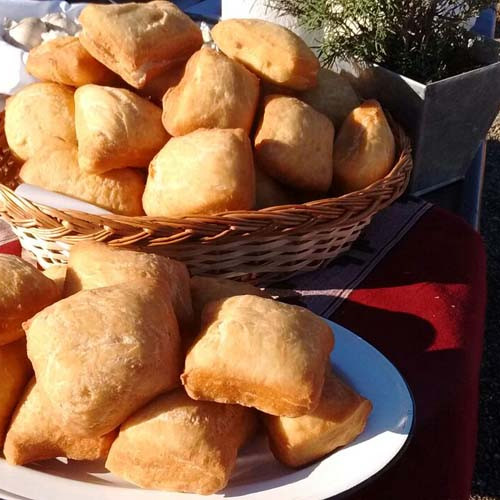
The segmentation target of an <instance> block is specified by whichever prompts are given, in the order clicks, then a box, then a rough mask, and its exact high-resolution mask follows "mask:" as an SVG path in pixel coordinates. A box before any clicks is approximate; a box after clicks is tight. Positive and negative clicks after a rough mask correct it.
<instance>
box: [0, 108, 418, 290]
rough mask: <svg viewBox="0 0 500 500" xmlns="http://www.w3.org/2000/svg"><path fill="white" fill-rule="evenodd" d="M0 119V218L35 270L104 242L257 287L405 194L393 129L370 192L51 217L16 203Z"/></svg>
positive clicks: (406, 168) (341, 248) (321, 259)
mask: <svg viewBox="0 0 500 500" xmlns="http://www.w3.org/2000/svg"><path fill="white" fill-rule="evenodd" d="M3 125H4V115H3V113H2V114H0V217H2V219H4V220H5V221H7V222H8V223H9V224H10V225H11V227H12V229H13V231H14V232H15V233H16V235H17V236H18V237H19V239H20V241H21V244H22V246H23V247H24V248H25V249H27V250H29V251H30V252H32V253H33V254H34V255H35V257H36V258H37V260H38V262H39V264H40V265H41V266H42V267H43V268H47V267H49V266H51V265H53V264H60V263H65V262H66V261H67V256H68V250H69V248H70V246H71V245H72V244H73V243H76V242H78V241H88V240H96V241H104V242H106V243H108V244H110V245H113V246H117V247H132V248H140V249H141V250H145V251H153V252H155V253H161V254H163V255H168V256H171V257H173V258H176V259H179V260H182V261H183V262H185V263H186V264H187V265H188V267H189V268H190V270H191V272H192V273H193V274H199V275H219V276H224V277H228V278H239V279H246V280H252V281H258V282H260V283H265V282H270V281H275V280H279V279H284V278H288V277H290V276H291V275H292V274H295V273H299V272H305V271H313V270H315V269H318V268H320V267H321V266H322V265H325V264H326V263H327V262H329V261H330V260H332V259H334V258H335V257H337V256H338V255H339V254H341V253H342V252H345V251H346V250H348V249H349V248H350V246H351V244H352V243H353V241H355V240H356V238H358V236H359V234H360V232H361V230H362V229H363V228H364V227H365V226H366V225H367V224H368V223H369V222H370V220H371V218H372V217H373V216H374V215H375V214H376V213H377V212H379V211H380V210H382V209H383V208H385V207H387V206H388V205H390V204H391V203H392V202H393V201H394V200H395V199H396V198H398V197H399V196H400V195H401V194H402V193H403V191H404V190H405V188H406V186H407V184H408V181H409V178H410V172H411V168H412V160H411V151H410V143H409V140H408V138H407V137H406V135H405V134H404V132H403V131H402V130H401V128H400V127H399V126H397V125H394V126H393V129H394V132H395V136H396V141H397V146H398V161H397V163H396V165H395V166H394V168H393V169H392V171H391V172H390V173H389V174H388V175H387V176H386V177H385V178H384V179H382V180H380V181H378V182H375V183H374V184H372V185H371V186H369V187H367V188H365V189H363V190H361V191H357V192H354V193H350V194H347V195H345V196H342V197H339V198H329V199H324V200H318V201H312V202H309V203H304V204H302V205H287V206H280V207H274V208H267V209H263V210H259V211H239V212H227V213H223V214H219V215H214V216H206V217H185V218H180V219H169V218H160V217H125V216H118V215H112V216H111V215H108V216H96V215H90V214H86V213H82V212H76V211H69V210H64V211H62V210H56V209H53V208H50V207H46V206H43V205H38V204H35V203H31V202H29V201H28V200H26V199H24V198H21V197H19V196H17V195H16V194H15V193H14V192H13V191H12V189H14V188H15V186H16V183H17V181H16V177H17V172H18V169H19V164H18V163H16V161H15V160H14V158H13V157H12V155H11V153H10V151H9V148H8V146H7V142H6V139H5V134H4V126H3Z"/></svg>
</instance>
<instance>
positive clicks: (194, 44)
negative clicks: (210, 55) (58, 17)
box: [79, 1, 203, 89]
mask: <svg viewBox="0 0 500 500" xmlns="http://www.w3.org/2000/svg"><path fill="white" fill-rule="evenodd" d="M79 21H80V23H81V25H82V32H81V34H80V40H81V42H82V45H83V46H84V47H85V48H86V49H87V50H88V51H89V52H90V53H91V54H92V55H93V56H94V57H95V58H96V59H97V60H98V61H100V62H101V63H102V64H104V65H105V66H107V67H108V68H109V69H111V70H112V71H114V72H115V73H118V74H119V75H120V76H121V77H122V78H123V79H124V80H125V81H126V82H127V83H128V84H129V85H132V87H135V88H138V89H139V88H142V87H144V85H145V84H146V83H147V82H148V81H149V80H151V79H152V78H154V77H155V76H156V75H159V74H160V73H162V72H164V71H165V70H166V69H167V68H168V67H170V66H173V65H175V64H176V63H178V62H179V61H184V60H186V59H187V58H188V57H189V56H190V55H191V54H192V53H193V52H195V51H196V50H198V49H199V48H200V47H201V45H202V43H203V38H202V35H201V31H200V29H199V28H198V26H197V25H196V23H194V22H193V21H191V19H190V18H189V16H187V15H186V14H184V12H182V11H181V10H180V9H179V8H178V7H177V6H176V5H174V4H173V3H172V2H165V1H153V2H148V3H142V4H141V3H126V4H122V5H118V4H117V5H92V4H90V5H87V6H86V7H85V8H84V9H83V10H82V13H81V14H80V17H79Z"/></svg>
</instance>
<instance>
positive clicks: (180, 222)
mask: <svg viewBox="0 0 500 500" xmlns="http://www.w3.org/2000/svg"><path fill="white" fill-rule="evenodd" d="M3 118H4V112H2V113H1V114H0V127H1V129H2V130H1V131H2V132H3ZM390 121H391V127H392V129H393V131H394V132H395V134H394V135H395V138H396V145H397V155H398V156H397V161H396V163H395V165H394V166H393V168H392V169H391V171H390V172H389V173H388V174H387V175H386V176H385V177H383V178H382V179H379V180H377V181H375V182H374V183H372V184H370V185H369V186H367V187H365V188H364V189H361V190H358V191H353V192H351V193H347V194H344V195H342V196H338V197H329V198H322V199H319V200H313V201H309V202H305V203H300V204H290V205H279V206H274V207H267V208H263V209H260V210H238V211H227V212H222V213H218V214H213V215H206V216H204V215H192V216H184V217H178V218H172V217H155V216H148V215H140V216H126V215H117V214H109V215H108V214H103V215H94V214H89V213H87V212H82V211H78V210H67V209H65V210H61V209H55V208H52V207H50V206H47V205H44V204H39V203H36V202H32V201H30V200H28V199H26V198H24V197H21V196H18V195H17V194H16V193H15V192H14V191H13V190H12V189H10V188H9V187H7V186H6V185H4V184H2V183H0V196H2V195H3V196H5V197H6V198H8V199H9V200H10V201H11V202H14V203H15V205H16V206H17V208H18V209H20V210H22V211H24V212H25V213H26V215H27V217H26V218H27V219H32V218H33V212H39V213H40V212H41V214H44V215H45V216H49V217H50V218H55V219H59V220H63V221H64V220H67V219H69V220H73V221H75V220H78V219H84V220H85V221H86V222H87V223H88V222H91V223H93V224H95V225H98V226H106V225H108V224H109V223H110V222H118V223H121V224H126V225H131V226H137V227H143V226H144V225H147V226H158V227H162V226H169V227H172V226H178V227H179V229H180V228H185V227H186V226H189V225H190V224H194V225H199V224H204V225H211V224H215V225H217V226H220V225H221V224H223V225H227V224H228V223H230V224H237V225H240V224H245V223H250V224H252V222H257V221H258V220H259V219H268V218H273V219H275V222H277V223H278V226H283V225H285V226H286V225H287V224H286V219H287V217H288V216H290V217H296V216H298V215H300V214H301V213H304V215H306V214H307V215H312V214H314V212H316V213H317V215H318V216H319V217H321V216H322V215H324V216H328V219H330V220H331V219H332V218H335V217H334V214H332V213H331V212H332V210H335V209H340V211H346V210H347V211H349V209H355V207H356V206H357V205H359V202H360V200H361V199H363V198H365V197H367V196H370V195H371V194H374V193H375V192H377V191H379V190H381V189H384V186H386V185H390V184H391V183H392V182H396V181H399V180H401V179H400V178H401V177H404V178H405V180H406V183H405V185H404V186H403V187H402V189H401V186H400V189H399V191H401V192H402V191H403V190H404V188H406V184H407V182H408V180H409V173H410V171H411V168H412V157H411V144H410V140H409V138H408V137H407V136H406V134H405V132H404V131H403V129H402V128H401V127H400V126H399V125H398V124H396V123H395V122H394V121H393V120H392V119H390ZM399 194H400V193H399ZM390 198H393V197H390ZM387 201H388V202H389V203H390V202H392V201H393V200H392V199H391V200H390V201H389V200H387ZM389 203H384V204H383V205H384V206H386V205H387V204H389ZM384 206H381V207H379V209H381V208H384ZM5 211H6V210H4V212H5ZM30 212H31V213H30ZM365 212H366V211H361V212H356V210H353V211H351V212H350V214H348V215H350V216H347V217H346V216H345V214H344V216H340V217H339V218H341V219H343V222H345V224H353V223H355V222H357V221H359V220H361V219H363V218H365V217H366V215H367V213H365ZM0 215H1V212H0ZM280 219H283V220H282V222H283V223H284V224H280V223H279V220H280ZM292 226H294V224H292ZM146 230H147V229H146Z"/></svg>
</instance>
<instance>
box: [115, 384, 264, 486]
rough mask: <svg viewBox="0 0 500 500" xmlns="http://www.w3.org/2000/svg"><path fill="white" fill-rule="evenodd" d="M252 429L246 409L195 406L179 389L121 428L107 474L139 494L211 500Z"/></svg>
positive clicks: (202, 403)
mask: <svg viewBox="0 0 500 500" xmlns="http://www.w3.org/2000/svg"><path fill="white" fill-rule="evenodd" d="M254 426H255V415H254V412H253V411H252V410H249V409H248V408H242V407H241V406H236V405H220V404H217V403H212V402H206V401H193V400H192V399H190V398H189V397H188V396H187V395H186V393H185V392H184V390H182V389H178V390H176V391H174V392H172V393H170V394H165V395H162V396H159V397H158V398H156V399H155V400H154V401H152V402H151V403H149V404H148V405H147V406H145V407H144V408H142V409H140V410H139V411H138V412H137V413H135V414H134V415H132V417H130V418H129V419H128V420H127V421H126V422H125V423H124V424H123V425H122V426H121V428H120V434H119V435H118V437H117V439H116V440H115V442H114V443H113V445H112V446H111V450H110V452H109V456H108V459H107V461H106V468H107V469H109V470H110V471H111V472H112V473H113V474H115V475H117V476H119V477H122V478H123V479H126V480H127V481H130V482H131V483H134V484H137V485H139V486H141V487H142V488H151V489H157V490H174V491H183V492H190V493H198V494H202V495H209V494H211V493H215V492H217V491H219V490H221V489H223V488H224V487H225V486H226V485H227V483H228V480H229V476H230V474H231V471H232V470H233V468H234V465H235V462H236V455H237V453H238V449H239V448H240V446H241V445H242V444H243V443H244V442H245V441H246V439H247V438H248V437H249V435H250V434H251V432H252V430H253V428H254Z"/></svg>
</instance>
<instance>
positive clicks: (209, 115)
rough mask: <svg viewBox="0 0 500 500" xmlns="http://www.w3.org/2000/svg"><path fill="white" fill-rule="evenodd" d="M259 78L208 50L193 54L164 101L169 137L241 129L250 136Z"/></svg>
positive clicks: (239, 65) (205, 48)
mask: <svg viewBox="0 0 500 500" xmlns="http://www.w3.org/2000/svg"><path fill="white" fill-rule="evenodd" d="M258 99H259V79H258V78H257V77H256V76H255V75H253V74H252V73H250V71H248V70H247V69H245V67H244V66H242V65H241V64H239V63H237V62H235V61H233V60H231V59H229V58H228V57H226V56H225V55H224V54H221V53H218V52H216V51H215V50H213V49H210V48H208V47H203V48H202V49H200V50H199V51H198V52H196V53H195V54H193V56H192V57H191V59H189V61H188V63H187V65H186V71H185V73H184V76H183V77H182V80H181V81H180V82H179V85H177V86H176V87H173V88H171V89H169V90H168V91H167V93H166V94H165V96H164V98H163V124H164V125H165V128H166V129H167V130H168V132H169V133H170V134H171V135H174V136H178V135H185V134H188V133H189V132H192V131H194V130H196V129H199V128H242V129H243V130H245V131H246V132H247V134H249V133H250V129H251V128H252V123H253V118H254V115H255V110H256V108H257V102H258Z"/></svg>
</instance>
